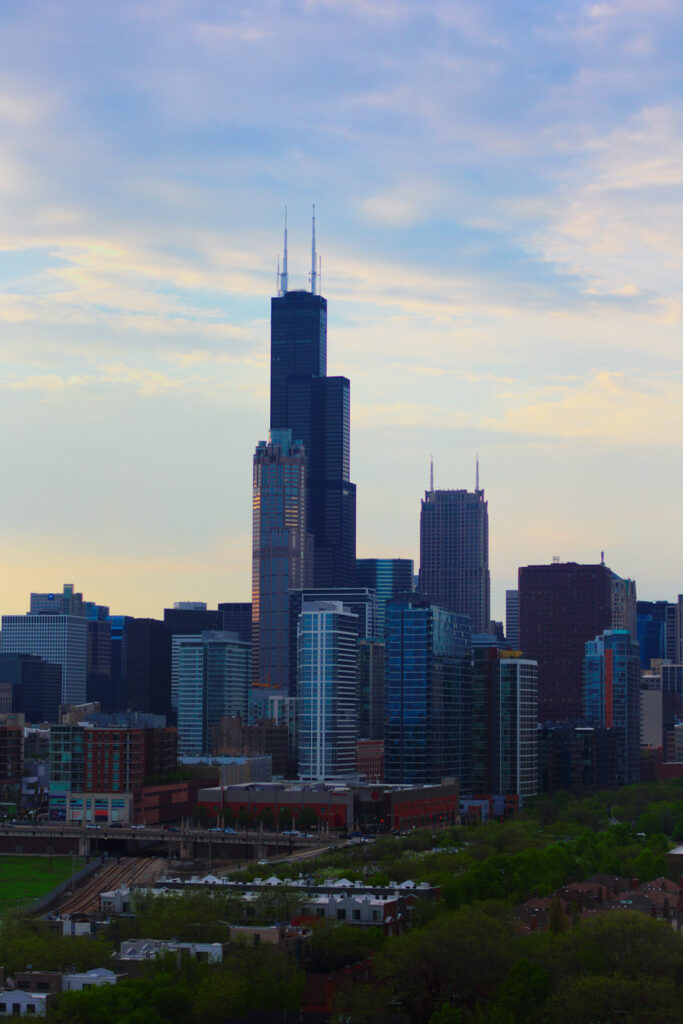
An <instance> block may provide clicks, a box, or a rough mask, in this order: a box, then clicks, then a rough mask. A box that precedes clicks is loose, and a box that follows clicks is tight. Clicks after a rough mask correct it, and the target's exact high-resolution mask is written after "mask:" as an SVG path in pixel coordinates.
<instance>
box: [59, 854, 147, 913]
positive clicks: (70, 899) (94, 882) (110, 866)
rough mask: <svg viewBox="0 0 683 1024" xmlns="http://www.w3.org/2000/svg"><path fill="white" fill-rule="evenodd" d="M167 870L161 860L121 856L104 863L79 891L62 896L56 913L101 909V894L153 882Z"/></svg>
mask: <svg viewBox="0 0 683 1024" xmlns="http://www.w3.org/2000/svg"><path fill="white" fill-rule="evenodd" d="M165 867H166V861H165V860H164V859H163V858H162V857H122V858H121V859H120V860H113V859H112V860H108V861H105V863H104V864H103V865H102V867H101V868H99V869H98V870H97V871H96V872H95V873H94V874H93V875H90V877H89V878H87V879H86V881H85V882H84V883H83V885H82V886H80V888H79V889H78V890H77V891H76V892H74V893H69V894H68V895H66V896H64V897H63V899H62V901H61V903H59V904H58V906H57V910H58V912H59V913H60V914H75V913H83V914H87V913H92V912H93V911H95V910H98V909H99V899H100V893H101V892H109V891H110V890H111V889H118V888H119V886H122V885H130V884H131V883H134V884H137V885H140V884H145V883H151V882H152V881H153V879H154V878H156V877H157V876H158V875H160V874H162V873H163V871H164V869H165Z"/></svg>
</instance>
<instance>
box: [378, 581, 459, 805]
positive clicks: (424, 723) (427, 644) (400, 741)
mask: <svg viewBox="0 0 683 1024" xmlns="http://www.w3.org/2000/svg"><path fill="white" fill-rule="evenodd" d="M385 643H386V664H385V683H384V701H385V734H384V743H385V747H384V757H385V761H384V777H385V781H386V782H390V783H407V784H410V785H418V786H419V785H427V784H429V783H438V782H440V781H441V779H442V778H444V777H457V778H458V779H459V780H460V789H461V792H462V793H469V792H470V791H471V751H470V743H471V715H472V682H471V666H470V648H471V626H470V621H469V619H468V617H467V616H466V615H457V614H456V613H455V612H448V611H446V610H445V609H443V608H441V607H439V606H438V605H434V604H432V603H431V602H430V601H429V599H428V598H423V597H421V596H420V595H418V594H413V595H410V596H408V597H405V598H401V599H399V600H396V601H390V602H389V603H388V604H387V607H386V629H385Z"/></svg>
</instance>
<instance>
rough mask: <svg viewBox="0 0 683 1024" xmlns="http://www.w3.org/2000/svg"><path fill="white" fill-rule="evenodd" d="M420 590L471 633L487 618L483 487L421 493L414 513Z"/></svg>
mask: <svg viewBox="0 0 683 1024" xmlns="http://www.w3.org/2000/svg"><path fill="white" fill-rule="evenodd" d="M420 593H421V594H423V595H424V596H426V597H430V598H432V600H433V601H435V602H436V603H437V604H440V605H443V607H444V608H447V609H448V611H451V612H456V613H457V614H458V615H468V616H469V618H470V622H471V623H472V632H473V633H475V634H476V633H485V632H487V631H488V628H489V619H490V577H489V516H488V502H486V501H485V500H484V491H483V489H480V487H479V486H478V483H477V486H476V487H475V490H474V492H470V491H435V490H434V488H433V487H432V488H431V490H429V491H426V492H425V496H424V501H423V502H422V510H421V514H420Z"/></svg>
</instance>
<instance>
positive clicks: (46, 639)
mask: <svg viewBox="0 0 683 1024" xmlns="http://www.w3.org/2000/svg"><path fill="white" fill-rule="evenodd" d="M0 651H2V653H3V654H33V655H35V656H36V657H38V658H42V659H43V661H47V662H49V663H50V664H52V665H59V666H60V668H61V673H62V693H61V702H62V703H63V704H82V703H84V701H85V700H86V696H87V678H88V620H87V619H86V618H85V617H84V616H82V615H61V614H57V615H52V614H48V615H30V614H29V615H3V616H2V631H1V632H0Z"/></svg>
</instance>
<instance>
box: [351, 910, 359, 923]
mask: <svg viewBox="0 0 683 1024" xmlns="http://www.w3.org/2000/svg"><path fill="white" fill-rule="evenodd" d="M351 916H352V917H353V920H354V921H360V910H354V911H353V912H352V915H351Z"/></svg>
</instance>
